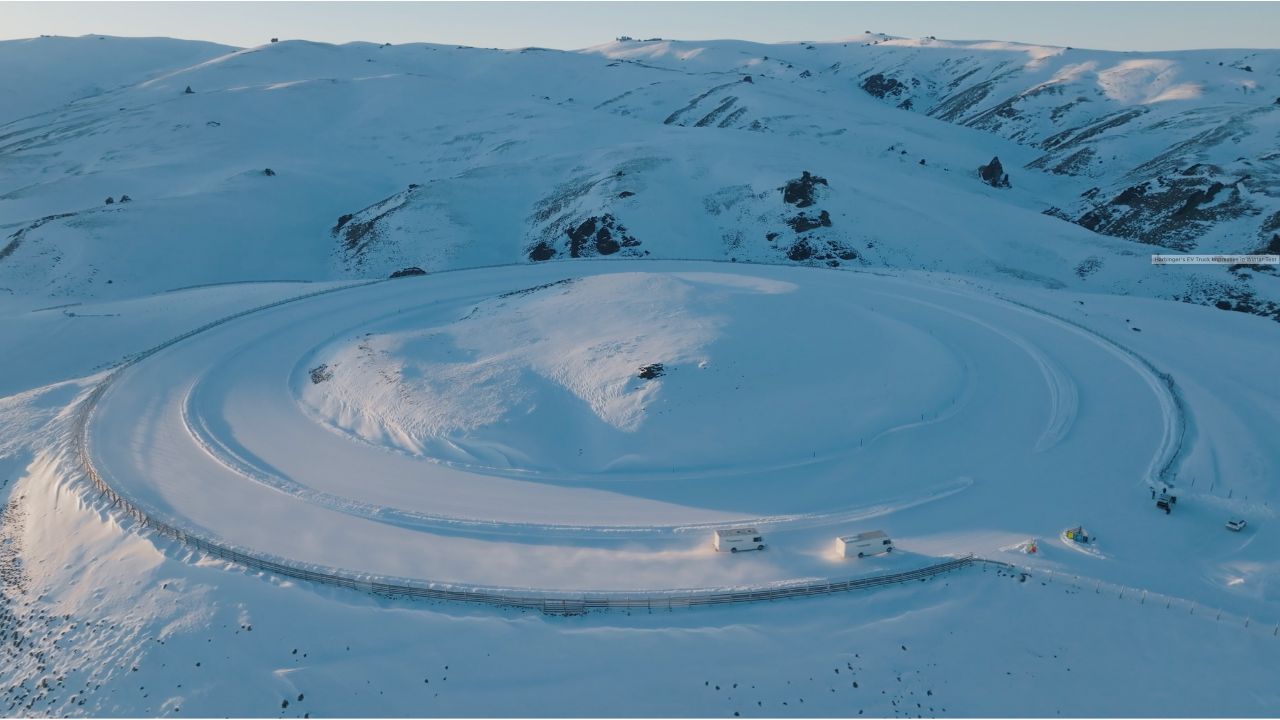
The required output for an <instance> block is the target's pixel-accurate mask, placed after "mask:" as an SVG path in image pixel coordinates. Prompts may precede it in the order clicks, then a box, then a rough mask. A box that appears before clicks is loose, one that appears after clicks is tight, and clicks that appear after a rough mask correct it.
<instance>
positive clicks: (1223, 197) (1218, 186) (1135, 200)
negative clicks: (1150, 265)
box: [1075, 165, 1254, 251]
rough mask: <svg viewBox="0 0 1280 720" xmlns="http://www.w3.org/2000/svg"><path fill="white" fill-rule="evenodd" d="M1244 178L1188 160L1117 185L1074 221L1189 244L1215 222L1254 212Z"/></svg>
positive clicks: (1184, 246)
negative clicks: (1179, 167)
mask: <svg viewBox="0 0 1280 720" xmlns="http://www.w3.org/2000/svg"><path fill="white" fill-rule="evenodd" d="M1247 179H1248V178H1247V177H1246V178H1238V179H1232V178H1229V177H1223V176H1222V174H1221V168H1218V167H1215V166H1212V165H1192V166H1191V167H1189V168H1187V169H1186V170H1184V171H1182V172H1180V173H1176V174H1174V175H1169V176H1162V177H1157V178H1155V179H1154V180H1149V181H1147V182H1144V183H1139V184H1137V185H1131V186H1129V187H1127V188H1125V189H1124V190H1122V191H1121V192H1120V193H1119V194H1117V195H1116V196H1115V197H1113V198H1111V199H1110V200H1109V201H1106V202H1104V203H1101V204H1098V205H1096V206H1094V207H1092V208H1091V209H1089V210H1088V211H1086V212H1085V213H1083V214H1082V215H1080V216H1079V217H1078V218H1076V220H1075V222H1076V223H1078V224H1079V225H1081V226H1083V227H1086V228H1088V229H1090V230H1093V231H1094V232H1099V233H1103V234H1106V235H1115V236H1118V237H1125V238H1129V239H1131V240H1137V241H1139V242H1145V243H1150V244H1153V245H1162V246H1164V247H1169V248H1174V249H1176V250H1184V251H1185V250H1191V249H1193V248H1194V247H1195V245H1196V240H1197V238H1199V237H1200V236H1201V235H1203V234H1204V233H1205V232H1207V231H1208V230H1209V229H1210V228H1211V227H1212V226H1213V225H1214V224H1215V223H1218V222H1222V221H1225V220H1232V219H1235V218H1238V217H1242V216H1244V215H1248V214H1251V213H1253V212H1254V209H1253V207H1252V205H1251V204H1250V203H1249V201H1248V199H1247V195H1248V193H1247V190H1246V191H1245V192H1242V186H1243V184H1244V183H1245V181H1246V180H1247Z"/></svg>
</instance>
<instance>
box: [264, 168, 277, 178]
mask: <svg viewBox="0 0 1280 720" xmlns="http://www.w3.org/2000/svg"><path fill="white" fill-rule="evenodd" d="M262 174H263V175H266V176H267V177H275V174H276V171H275V170H272V169H271V168H267V169H266V170H263V171H262Z"/></svg>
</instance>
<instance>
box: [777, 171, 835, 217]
mask: <svg viewBox="0 0 1280 720" xmlns="http://www.w3.org/2000/svg"><path fill="white" fill-rule="evenodd" d="M818 185H822V186H824V187H825V186H828V185H827V179H826V178H821V177H818V176H817V175H811V174H809V171H808V170H805V171H804V172H803V173H801V175H800V177H798V178H796V179H795V180H788V181H787V184H786V185H784V186H783V188H782V202H784V203H787V204H788V205H795V206H796V207H800V208H805V207H809V206H810V205H813V203H814V188H816V187H817V186H818Z"/></svg>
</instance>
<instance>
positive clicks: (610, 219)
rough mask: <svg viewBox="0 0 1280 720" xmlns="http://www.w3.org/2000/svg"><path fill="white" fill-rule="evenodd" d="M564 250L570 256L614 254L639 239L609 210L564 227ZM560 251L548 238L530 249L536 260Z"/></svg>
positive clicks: (637, 241) (531, 255) (632, 244)
mask: <svg viewBox="0 0 1280 720" xmlns="http://www.w3.org/2000/svg"><path fill="white" fill-rule="evenodd" d="M564 234H565V238H566V240H567V241H566V242H565V247H564V251H565V252H566V253H567V254H568V255H569V257H571V258H584V257H597V256H603V255H613V254H615V253H617V252H619V251H621V250H622V249H623V248H635V247H639V246H640V245H641V243H640V241H639V240H637V239H635V238H634V237H632V236H631V235H630V234H629V233H628V232H627V228H626V226H625V225H623V224H622V223H620V222H619V221H618V219H617V218H616V217H614V216H613V215H612V214H610V213H605V214H603V215H593V216H591V217H588V218H585V219H583V220H580V221H578V222H576V223H572V224H570V226H569V227H568V229H566V230H565V231H564ZM558 252H559V251H558V250H557V249H556V247H555V246H554V245H553V244H552V243H550V242H548V241H546V240H543V241H540V242H538V243H535V244H534V246H533V247H532V248H530V249H529V259H530V260H533V261H535V262H541V261H544V260H550V259H551V258H553V257H555V256H556V254H557V253H558Z"/></svg>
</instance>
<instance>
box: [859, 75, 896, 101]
mask: <svg viewBox="0 0 1280 720" xmlns="http://www.w3.org/2000/svg"><path fill="white" fill-rule="evenodd" d="M862 89H863V90H865V91H866V92H867V94H868V95H870V96H872V97H876V98H880V99H881V100H883V99H884V98H886V97H896V96H898V95H901V94H902V93H903V92H905V91H906V89H907V86H906V85H904V84H903V83H901V82H899V81H898V80H897V79H896V78H891V77H888V76H887V75H885V74H884V73H876V74H874V75H869V76H867V78H866V79H865V80H863V81H862Z"/></svg>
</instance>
